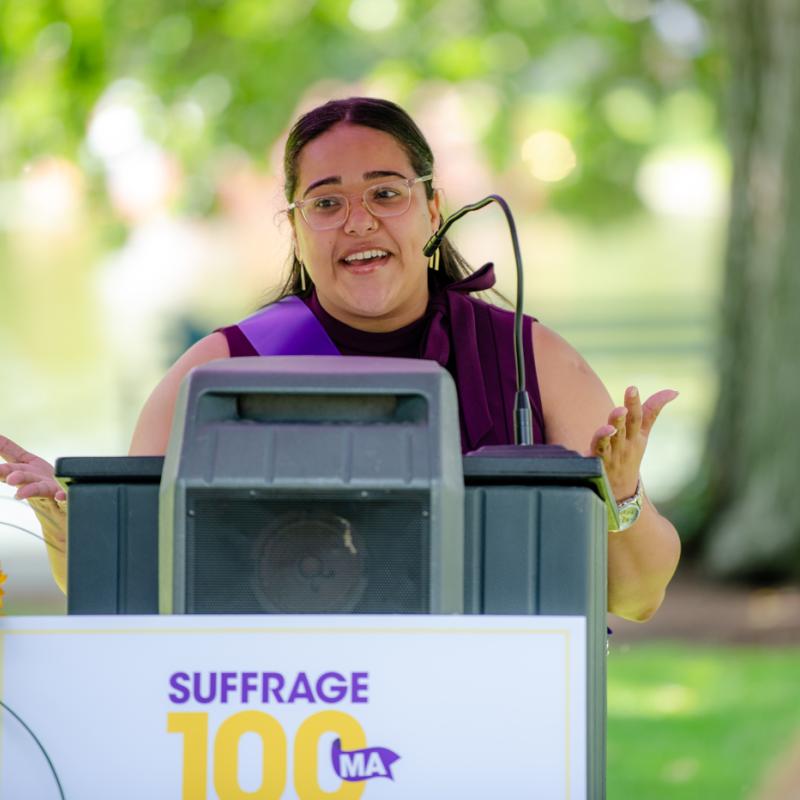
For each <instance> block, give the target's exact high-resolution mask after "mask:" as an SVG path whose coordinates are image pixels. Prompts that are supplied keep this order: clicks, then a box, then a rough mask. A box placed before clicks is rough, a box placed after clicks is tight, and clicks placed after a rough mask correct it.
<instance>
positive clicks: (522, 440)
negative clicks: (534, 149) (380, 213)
mask: <svg viewBox="0 0 800 800" xmlns="http://www.w3.org/2000/svg"><path fill="white" fill-rule="evenodd" d="M492 202H494V203H497V204H498V205H499V206H500V208H502V209H503V213H504V214H505V215H506V221H507V222H508V227H509V232H510V233H511V241H512V244H513V246H514V261H515V262H516V265H517V300H516V304H515V308H514V363H515V364H516V369H517V393H516V396H515V398H514V439H515V444H522V445H529V444H533V426H532V422H531V401H530V398H529V397H528V392H527V391H526V390H525V359H524V350H523V348H524V343H523V338H522V322H523V316H522V298H523V296H524V283H523V280H524V279H523V270H522V254H521V252H520V248H519V239H518V238H517V226H516V225H515V224H514V217H513V216H512V215H511V209H510V208H509V207H508V203H506V201H505V200H504V199H503V198H502V197H500V195H499V194H490V195H488V196H487V197H484V198H483V200H478V202H477V203H471V204H470V205H467V206H464V207H463V208H460V209H459V210H458V211H456V212H454V213H453V214H451V215H450V216H449V217H448V218H447V219H446V220H445V221H444V222H443V223H442V225H441V227H440V228H439V230H437V231H436V233H434V234H433V236H431V238H430V239H429V240H428V242H427V243H426V245H425V247H423V248H422V252H423V253H424V255H425V256H427V257H428V258H430V257H431V256H432V255H433V254H434V253H435V252H436V250H437V249H438V248H439V245H440V244H441V243H442V239H443V238H444V236H445V234H446V233H447V231H448V229H449V228H450V226H451V225H452V224H453V223H454V222H456V221H457V220H459V219H461V217H463V216H464V215H465V214H469V212H470V211H477V210H478V209H479V208H483V207H484V206H488V205H489V203H492Z"/></svg>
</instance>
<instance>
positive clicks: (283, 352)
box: [238, 296, 341, 356]
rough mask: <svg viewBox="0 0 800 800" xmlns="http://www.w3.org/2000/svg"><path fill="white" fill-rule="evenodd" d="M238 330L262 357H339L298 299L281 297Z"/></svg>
mask: <svg viewBox="0 0 800 800" xmlns="http://www.w3.org/2000/svg"><path fill="white" fill-rule="evenodd" d="M238 327H239V329H240V330H241V332H242V333H243V334H244V336H245V337H246V338H247V340H248V341H249V342H250V344H251V345H253V347H254V348H255V350H256V352H257V353H258V354H259V355H262V356H338V355H341V353H339V351H338V350H337V349H336V345H335V344H334V343H333V342H332V341H331V339H330V336H328V334H327V333H326V332H325V328H323V327H322V325H321V323H320V322H319V320H318V319H317V318H316V317H315V316H314V314H313V312H312V311H311V309H310V308H309V307H308V306H307V305H306V304H305V303H304V302H303V301H302V300H301V299H300V298H299V297H295V296H290V297H284V298H283V299H282V300H279V301H278V302H277V303H273V304H272V305H271V306H267V307H266V308H262V309H261V310H260V311H257V312H256V313H255V314H253V315H252V316H250V317H248V318H247V319H246V320H243V321H242V322H240V323H239V324H238Z"/></svg>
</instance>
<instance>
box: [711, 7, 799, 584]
mask: <svg viewBox="0 0 800 800" xmlns="http://www.w3.org/2000/svg"><path fill="white" fill-rule="evenodd" d="M718 8H719V9H720V17H721V19H722V22H723V26H724V32H725V35H726V37H727V42H726V44H727V51H728V53H729V56H730V57H729V64H730V70H731V74H730V82H729V85H730V89H729V95H728V105H727V119H728V129H729V137H730V145H731V153H732V159H733V186H732V205H731V217H730V230H729V235H728V242H727V257H726V259H727V262H726V280H725V289H724V296H723V307H722V335H721V342H720V357H721V362H720V390H719V398H718V401H717V407H716V410H715V414H714V419H713V423H712V426H711V430H710V433H709V438H708V443H707V450H706V456H705V474H704V476H703V480H702V481H701V483H702V484H703V485H704V488H705V491H706V492H707V494H706V499H707V501H708V502H707V507H706V511H707V512H710V518H709V520H710V521H709V524H708V526H707V528H706V529H705V530H704V531H703V535H702V539H703V540H704V544H705V549H704V553H705V557H706V560H707V563H708V564H709V566H710V567H711V568H712V569H713V570H714V571H715V572H717V573H719V574H729V575H734V574H735V575H750V576H768V575H775V574H787V573H794V574H800V431H798V424H797V418H796V417H795V414H798V416H799V417H800V46H798V42H800V3H798V2H797V0H720V2H719V5H718Z"/></svg>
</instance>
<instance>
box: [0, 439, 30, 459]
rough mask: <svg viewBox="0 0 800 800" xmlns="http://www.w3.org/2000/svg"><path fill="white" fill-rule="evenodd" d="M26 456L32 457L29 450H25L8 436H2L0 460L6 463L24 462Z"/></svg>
mask: <svg viewBox="0 0 800 800" xmlns="http://www.w3.org/2000/svg"><path fill="white" fill-rule="evenodd" d="M26 456H28V457H29V456H30V453H29V452H28V451H27V450H23V449H22V448H21V447H20V446H19V445H18V444H17V443H16V442H12V441H11V439H9V438H8V437H7V436H0V458H2V459H3V460H5V461H24V460H25V457H26Z"/></svg>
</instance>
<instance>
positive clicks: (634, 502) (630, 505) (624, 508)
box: [609, 478, 642, 533]
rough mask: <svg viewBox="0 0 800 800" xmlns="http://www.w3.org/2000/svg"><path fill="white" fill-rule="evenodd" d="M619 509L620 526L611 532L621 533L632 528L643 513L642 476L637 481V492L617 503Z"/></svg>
mask: <svg viewBox="0 0 800 800" xmlns="http://www.w3.org/2000/svg"><path fill="white" fill-rule="evenodd" d="M617 511H618V512H619V528H615V529H614V530H610V531H609V533H619V532H620V531H624V530H626V529H627V528H630V527H631V525H633V523H634V522H636V520H637V519H639V514H641V513H642V480H641V478H640V479H639V480H638V481H637V482H636V492H635V494H634V495H633V497H629V498H628V499H627V500H620V502H618V503H617Z"/></svg>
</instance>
